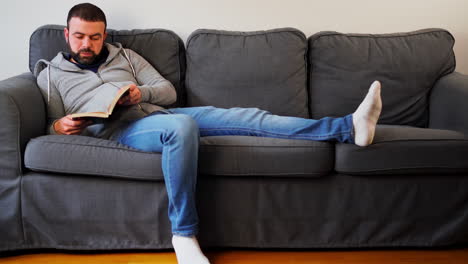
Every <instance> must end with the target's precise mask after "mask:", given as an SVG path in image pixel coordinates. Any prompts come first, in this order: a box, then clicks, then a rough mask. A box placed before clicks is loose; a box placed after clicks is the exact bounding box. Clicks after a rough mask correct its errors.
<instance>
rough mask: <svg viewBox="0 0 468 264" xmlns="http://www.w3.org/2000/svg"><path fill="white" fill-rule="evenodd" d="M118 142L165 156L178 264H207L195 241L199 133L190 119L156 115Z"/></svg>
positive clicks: (128, 130)
mask: <svg viewBox="0 0 468 264" xmlns="http://www.w3.org/2000/svg"><path fill="white" fill-rule="evenodd" d="M118 141H119V142H120V143H122V144H125V145H128V146H130V147H133V148H136V149H139V150H142V151H147V152H159V153H160V152H162V170H163V174H164V181H165V184H166V189H167V195H168V198H169V219H170V221H171V224H172V233H173V237H172V244H173V246H174V250H175V251H176V255H177V259H178V261H179V264H185V263H187V264H188V263H197V264H198V263H208V259H206V257H205V256H204V255H203V253H202V252H201V250H200V247H199V245H198V242H197V240H196V238H195V235H196V233H197V231H198V216H197V211H196V204H195V189H196V182H197V163H198V144H199V132H198V126H197V124H196V123H195V121H194V120H193V119H192V118H190V117H189V116H187V115H177V114H176V115H167V114H162V113H159V114H158V113H157V114H154V115H150V116H147V117H145V118H143V119H140V120H138V121H135V122H134V123H132V124H131V125H130V126H129V127H127V128H126V129H125V130H124V131H123V132H122V133H121V134H120V136H119V138H118Z"/></svg>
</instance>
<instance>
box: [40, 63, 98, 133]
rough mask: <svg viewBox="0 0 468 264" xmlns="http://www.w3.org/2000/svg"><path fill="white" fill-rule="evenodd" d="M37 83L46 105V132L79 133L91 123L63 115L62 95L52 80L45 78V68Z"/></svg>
mask: <svg viewBox="0 0 468 264" xmlns="http://www.w3.org/2000/svg"><path fill="white" fill-rule="evenodd" d="M37 84H38V86H39V88H40V90H41V93H42V97H43V98H44V100H45V102H46V105H47V127H48V131H47V132H48V134H52V135H54V134H55V135H57V134H62V135H79V134H81V132H82V131H83V129H84V128H86V127H87V126H89V125H90V124H91V122H90V121H86V120H73V119H72V118H70V117H69V116H65V109H64V106H63V102H62V97H61V96H60V93H59V92H58V90H57V88H56V87H55V85H54V83H53V82H52V81H50V82H49V81H48V79H47V69H45V70H43V71H42V72H41V73H40V74H39V76H38V77H37Z"/></svg>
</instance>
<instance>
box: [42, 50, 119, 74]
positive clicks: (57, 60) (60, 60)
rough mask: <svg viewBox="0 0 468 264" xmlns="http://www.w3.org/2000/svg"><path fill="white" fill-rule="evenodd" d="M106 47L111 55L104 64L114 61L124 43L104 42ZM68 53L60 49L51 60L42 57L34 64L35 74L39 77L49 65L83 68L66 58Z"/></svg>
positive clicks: (64, 67) (73, 69) (69, 68)
mask: <svg viewBox="0 0 468 264" xmlns="http://www.w3.org/2000/svg"><path fill="white" fill-rule="evenodd" d="M104 45H105V47H106V48H107V50H108V51H109V56H108V57H107V59H106V62H104V64H107V63H109V62H110V61H112V60H113V59H114V58H115V56H117V55H118V54H119V53H120V52H121V51H122V50H123V48H122V44H120V43H118V42H116V43H112V44H110V43H104ZM67 54H68V53H66V52H63V51H60V52H59V53H57V56H55V57H54V58H53V59H52V60H51V61H48V60H45V59H40V60H38V61H37V62H36V65H34V71H33V74H34V76H35V77H36V78H37V77H38V76H39V73H41V71H42V70H44V69H45V68H47V67H49V66H50V67H55V68H58V69H60V70H62V71H80V70H81V69H80V68H79V67H78V66H76V65H75V64H73V63H71V62H70V61H68V60H67V59H65V56H66V55H67Z"/></svg>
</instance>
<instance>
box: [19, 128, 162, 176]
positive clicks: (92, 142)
mask: <svg viewBox="0 0 468 264" xmlns="http://www.w3.org/2000/svg"><path fill="white" fill-rule="evenodd" d="M24 163H25V166H26V167H27V168H29V169H31V170H33V171H46V172H60V173H71V174H83V175H101V176H111V177H119V178H132V179H146V180H162V179H164V177H163V174H162V169H161V154H160V153H148V152H143V151H139V150H136V149H133V148H130V147H127V146H125V145H122V144H120V143H117V142H115V141H110V140H104V139H98V138H93V137H85V136H64V135H48V136H42V137H38V138H34V139H32V140H31V141H30V142H29V143H28V145H27V146H26V152H25V156H24Z"/></svg>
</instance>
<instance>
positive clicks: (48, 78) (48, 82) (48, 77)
mask: <svg viewBox="0 0 468 264" xmlns="http://www.w3.org/2000/svg"><path fill="white" fill-rule="evenodd" d="M48 103H50V64H48V65H47V104H48Z"/></svg>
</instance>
